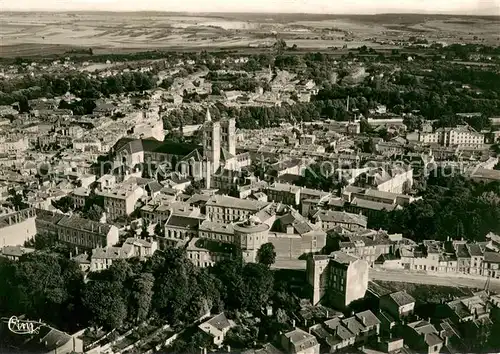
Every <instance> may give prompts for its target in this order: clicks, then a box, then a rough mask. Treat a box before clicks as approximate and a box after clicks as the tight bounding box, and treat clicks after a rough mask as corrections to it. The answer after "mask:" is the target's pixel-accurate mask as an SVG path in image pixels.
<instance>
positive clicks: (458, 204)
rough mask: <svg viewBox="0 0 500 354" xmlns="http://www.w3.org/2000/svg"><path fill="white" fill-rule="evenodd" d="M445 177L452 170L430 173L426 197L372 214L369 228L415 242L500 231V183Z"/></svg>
mask: <svg viewBox="0 0 500 354" xmlns="http://www.w3.org/2000/svg"><path fill="white" fill-rule="evenodd" d="M445 176H450V171H447V172H446V174H443V171H442V170H440V171H437V173H436V174H434V173H431V176H430V177H429V179H428V181H427V188H426V189H425V191H423V193H422V197H423V200H419V201H416V202H414V203H412V204H410V205H408V206H406V207H405V208H403V209H402V210H394V211H391V212H389V213H381V214H379V215H378V216H374V217H371V218H370V219H369V220H368V227H370V228H373V229H379V228H381V229H384V230H388V231H389V232H396V233H402V234H403V235H405V237H409V238H411V239H413V240H415V241H423V240H425V239H435V240H441V241H445V240H446V239H447V238H448V237H451V238H452V239H460V238H462V237H463V238H464V239H466V240H469V241H483V240H484V239H485V236H486V235H487V234H488V233H489V232H494V233H497V234H498V233H500V223H499V222H498V220H500V183H498V182H495V183H489V184H484V183H476V182H473V181H470V180H467V179H465V178H464V177H463V176H458V175H455V176H451V177H445Z"/></svg>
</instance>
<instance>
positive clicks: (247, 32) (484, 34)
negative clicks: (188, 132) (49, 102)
mask: <svg viewBox="0 0 500 354" xmlns="http://www.w3.org/2000/svg"><path fill="white" fill-rule="evenodd" d="M499 25H500V18H499V17H464V16H428V15H371V16H347V15H343V16H340V15H339V16H337V15H304V14H302V15H301V14H295V15H291V14H258V15H257V14H199V15H187V14H175V13H162V12H152V13H144V12H138V13H110V12H95V13H92V12H78V13H49V12H40V13H23V12H11V13H9V12H3V13H0V56H1V57H14V56H30V55H44V54H50V53H52V54H60V53H64V52H65V51H67V50H70V49H71V48H75V47H77V48H93V49H97V50H99V51H103V52H104V51H110V52H115V51H121V50H124V49H125V50H127V51H144V50H149V49H160V48H161V49H165V48H172V49H176V50H183V49H186V48H195V49H198V50H201V49H205V48H220V49H225V48H227V49H233V48H244V47H246V48H249V47H252V48H255V47H266V46H270V45H272V44H273V43H274V42H275V40H276V38H277V37H279V38H284V39H285V40H286V41H287V43H288V44H289V45H293V44H296V45H297V46H298V47H299V48H304V49H309V50H313V49H323V50H324V49H327V48H333V47H335V48H342V47H343V46H344V45H347V47H348V48H357V47H359V46H362V45H367V46H371V47H374V48H377V49H379V48H386V49H390V47H391V45H387V44H384V45H380V44H376V43H375V40H377V41H397V40H400V39H405V38H408V37H409V36H419V35H422V36H424V37H425V38H427V39H428V40H430V41H433V40H434V41H444V42H450V43H451V42H454V41H455V42H456V41H458V40H460V41H463V42H474V41H476V42H481V43H489V44H496V45H498V44H500V34H499V33H498V26H499Z"/></svg>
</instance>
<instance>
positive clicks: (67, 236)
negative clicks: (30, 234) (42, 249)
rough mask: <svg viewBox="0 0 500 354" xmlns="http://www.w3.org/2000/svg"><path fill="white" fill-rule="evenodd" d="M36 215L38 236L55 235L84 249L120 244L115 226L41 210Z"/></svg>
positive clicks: (62, 240)
mask: <svg viewBox="0 0 500 354" xmlns="http://www.w3.org/2000/svg"><path fill="white" fill-rule="evenodd" d="M36 213H37V215H36V219H35V226H36V232H37V234H45V235H47V234H53V235H56V236H57V239H58V240H59V241H61V242H64V243H67V244H69V245H71V246H75V247H80V248H83V249H93V248H97V247H110V246H113V245H115V244H116V243H118V228H117V227H116V226H114V225H109V224H102V223H99V222H96V221H92V220H88V219H83V218H80V217H78V216H67V215H64V214H59V213H54V212H51V211H47V210H41V209H37V212H36ZM35 237H36V236H35Z"/></svg>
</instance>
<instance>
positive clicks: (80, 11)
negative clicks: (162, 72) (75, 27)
mask: <svg viewBox="0 0 500 354" xmlns="http://www.w3.org/2000/svg"><path fill="white" fill-rule="evenodd" d="M483 11H485V10H483ZM486 11H487V10H486ZM2 12H3V13H16V12H17V13H32V12H47V13H167V14H168V13H170V14H270V15H318V16H329V15H338V16H339V15H340V16H380V15H427V16H429V15H437V16H461V17H499V18H500V14H498V15H493V14H486V13H484V14H483V13H482V12H481V13H475V14H469V13H457V12H454V11H453V10H452V11H449V12H448V11H438V12H421V11H419V10H416V11H412V10H409V11H403V12H401V11H394V12H392V11H391V10H387V11H385V12H373V13H372V12H370V13H368V12H366V13H364V12H358V13H356V12H323V13H319V12H303V11H298V12H274V11H188V10H183V11H168V10H90V9H89V10H85V9H79V10H58V9H29V10H22V9H5V8H4V10H3V11H2Z"/></svg>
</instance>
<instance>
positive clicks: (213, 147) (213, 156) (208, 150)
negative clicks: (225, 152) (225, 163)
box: [203, 108, 221, 173]
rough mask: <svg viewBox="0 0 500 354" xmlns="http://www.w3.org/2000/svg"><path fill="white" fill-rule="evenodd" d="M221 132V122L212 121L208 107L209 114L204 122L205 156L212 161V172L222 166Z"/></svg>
mask: <svg viewBox="0 0 500 354" xmlns="http://www.w3.org/2000/svg"><path fill="white" fill-rule="evenodd" d="M220 132H221V129H220V123H219V122H212V117H211V116H210V111H209V110H208V108H207V115H206V118H205V123H204V124H203V157H204V158H205V159H206V160H207V161H208V162H210V167H211V168H210V171H211V173H215V172H217V170H218V169H219V166H220V148H221V134H220Z"/></svg>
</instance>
